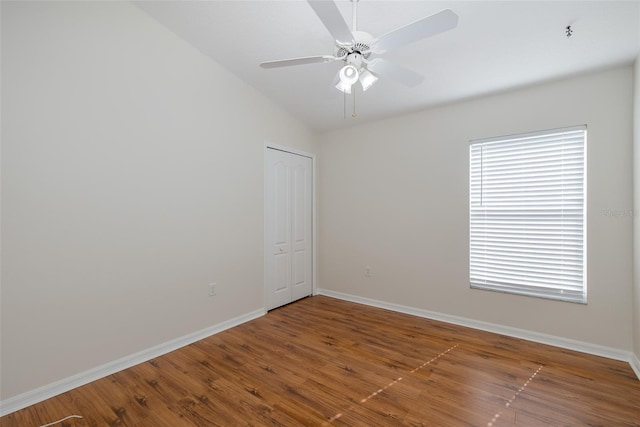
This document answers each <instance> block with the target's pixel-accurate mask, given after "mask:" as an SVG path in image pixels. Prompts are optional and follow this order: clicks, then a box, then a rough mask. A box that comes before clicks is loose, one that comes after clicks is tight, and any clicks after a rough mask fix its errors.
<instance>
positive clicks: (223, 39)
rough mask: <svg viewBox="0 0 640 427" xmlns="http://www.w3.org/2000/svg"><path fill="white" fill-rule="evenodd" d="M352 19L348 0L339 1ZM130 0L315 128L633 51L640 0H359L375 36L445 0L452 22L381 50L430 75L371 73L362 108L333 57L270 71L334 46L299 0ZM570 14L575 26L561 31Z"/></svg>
mask: <svg viewBox="0 0 640 427" xmlns="http://www.w3.org/2000/svg"><path fill="white" fill-rule="evenodd" d="M337 3H338V7H339V9H340V11H341V12H342V15H343V16H344V17H345V21H346V22H347V23H348V24H349V26H351V21H352V18H351V7H352V6H351V2H350V1H348V0H338V1H337ZM136 4H137V5H138V6H139V7H140V8H141V9H143V10H144V11H146V12H147V13H148V14H150V15H151V16H152V17H154V18H155V19H156V20H157V21H159V22H160V23H161V24H163V25H164V26H166V27H167V28H168V29H170V30H171V31H173V32H174V33H176V34H177V35H179V36H180V37H182V38H183V39H185V40H186V41H187V42H189V43H191V44H192V45H193V46H195V47H196V48H198V49H199V50H201V51H202V52H204V53H205V54H206V55H209V56H210V57H211V58H213V59H214V60H216V61H217V62H218V63H220V64H221V65H222V66H224V67H226V68H227V69H228V70H230V71H231V72H233V73H234V74H235V75H237V76H238V77H240V78H241V79H243V80H244V81H246V82H247V83H249V84H250V85H252V86H253V87H255V88H256V89H258V90H259V91H261V92H262V93H264V94H265V95H266V96H267V97H269V98H270V99H271V100H273V101H274V102H275V103H277V104H278V105H280V106H282V107H283V108H284V109H286V110H288V111H289V112H290V113H291V114H293V115H294V116H296V117H298V118H299V119H300V120H302V121H303V122H305V123H306V124H307V125H308V126H309V127H310V128H312V129H314V130H317V131H326V130H330V129H335V128H339V127H344V126H349V125H353V124H357V123H363V122H366V121H369V120H376V119H380V118H383V117H390V116H394V115H398V114H402V113H404V112H408V111H415V110H419V109H423V108H426V107H430V106H434V105H438V104H443V103H448V102H453V101H456V100H460V99H465V98H469V97H474V96H478V95H483V94H487V93H491V92H497V91H503V90H507V89H510V88H515V87H521V86H526V85H531V84H534V83H538V82H542V81H546V80H550V79H556V78H559V77H563V76H569V75H574V74H577V73H582V72H585V71H588V70H593V69H598V68H604V67H608V66H613V65H617V64H623V63H630V62H632V61H633V60H634V59H635V58H636V57H637V56H638V54H639V52H640V23H639V21H640V1H514V0H512V1H418V0H415V1H396V0H387V1H381V0H361V1H360V2H359V3H358V29H360V30H363V31H367V32H369V33H371V34H372V35H373V36H378V35H381V34H384V33H386V32H388V31H391V30H393V29H395V28H397V27H399V26H402V25H406V24H408V23H410V22H413V21H415V20H417V19H419V18H422V17H424V16H429V15H432V14H434V13H437V12H439V11H441V10H443V9H451V10H453V11H454V12H455V13H456V14H458V15H459V23H458V27H457V28H455V29H453V30H451V31H447V32H445V33H441V34H438V35H436V36H433V37H431V38H428V39H425V40H422V41H419V42H416V43H413V44H411V45H409V46H406V47H404V48H402V49H399V50H396V51H393V52H388V53H386V54H384V55H383V56H382V57H384V58H386V59H388V60H392V61H394V62H397V63H398V64H401V65H404V66H406V67H408V68H410V69H412V70H414V71H417V72H419V73H421V74H423V75H424V76H425V80H424V82H423V83H422V84H421V85H420V86H418V87H415V88H408V87H405V86H402V85H400V84H398V83H395V82H394V81H389V80H383V79H381V80H380V81H378V82H377V83H376V84H375V85H374V86H373V87H372V88H371V89H370V90H368V91H367V92H366V93H362V91H359V92H357V94H356V109H357V113H358V117H357V118H356V119H353V118H352V117H351V108H352V106H351V102H352V99H351V97H348V98H347V114H346V119H345V117H344V102H345V99H344V97H343V95H342V93H341V92H339V91H338V90H336V89H335V88H333V87H332V85H331V83H332V81H333V79H334V76H335V74H336V72H337V71H338V69H339V68H340V63H337V62H333V63H327V64H324V63H323V64H309V65H300V66H296V67H287V68H277V69H269V70H265V69H262V68H260V67H259V65H258V64H259V63H261V62H264V61H270V60H277V59H288V58H294V57H300V56H314V55H332V54H333V46H334V42H333V39H332V37H331V35H330V34H329V32H328V31H327V30H326V28H325V27H324V26H323V24H322V22H321V21H320V19H319V18H318V17H317V16H316V15H315V13H314V11H313V10H312V9H311V7H310V6H309V5H308V4H307V2H306V1H304V0H290V1H272V0H262V1H238V0H228V1H220V0H217V1H141V2H136ZM567 25H571V26H572V28H573V35H572V37H570V38H567V37H566V36H565V27H566V26H567Z"/></svg>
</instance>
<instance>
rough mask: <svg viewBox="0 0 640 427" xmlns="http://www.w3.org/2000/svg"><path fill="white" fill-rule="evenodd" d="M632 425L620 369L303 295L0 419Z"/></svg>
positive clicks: (629, 378) (638, 413)
mask: <svg viewBox="0 0 640 427" xmlns="http://www.w3.org/2000/svg"><path fill="white" fill-rule="evenodd" d="M70 414H78V415H81V416H83V417H84V418H83V419H70V420H67V421H64V422H63V423H61V424H58V426H67V427H73V426H135V427H139V426H154V427H162V426H172V427H175V426H238V425H246V426H249V425H251V426H262V425H265V426H266V425H268V426H278V425H283V426H300V425H305V426H323V425H326V426H329V425H336V426H384V425H407V426H447V427H449V426H511V425H518V426H548V425H553V426H583V425H585V426H586V425H589V426H640V381H639V380H638V379H637V378H636V377H635V375H634V373H633V371H632V370H631V368H630V367H629V365H628V364H626V363H624V362H619V361H615V360H610V359H605V358H601V357H596V356H591V355H587V354H583V353H578V352H574V351H569V350H564V349H560V348H556V347H551V346H546V345H542V344H536V343H532V342H528V341H524V340H520V339H516V338H509V337H505V336H501V335H496V334H492V333H488V332H482V331H478V330H474V329H469V328H464V327H460V326H455V325H451V324H447V323H442V322H436V321H431V320H427V319H422V318H418V317H413V316H409V315H404V314H400V313H395V312H391V311H386V310H382V309H377V308H372V307H367V306H363V305H359V304H353V303H349V302H345V301H341V300H336V299H332V298H328V297H322V296H316V297H310V298H306V299H303V300H301V301H299V302H296V303H294V304H291V305H288V306H285V307H282V308H279V309H277V310H274V311H271V312H269V313H268V314H267V315H266V316H264V317H261V318H259V319H256V320H253V321H251V322H248V323H245V324H243V325H241V326H238V327H235V328H233V329H230V330H227V331H224V332H222V333H219V334H217V335H215V336H212V337H210V338H207V339H205V340H202V341H199V342H197V343H194V344H192V345H189V346H187V347H184V348H181V349H179V350H177V351H174V352H172V353H169V354H166V355H164V356H162V357H158V358H157V359H154V360H151V361H149V362H146V363H142V364H140V365H137V366H135V367H133V368H130V369H127V370H125V371H122V372H118V373H116V374H114V375H111V376H109V377H106V378H103V379H101V380H98V381H95V382H93V383H91V384H88V385H86V386H83V387H80V388H77V389H75V390H72V391H70V392H68V393H64V394H62V395H60V396H57V397H54V398H52V399H49V400H47V401H44V402H42V403H39V404H37V405H34V406H31V407H29V408H26V409H23V410H21V411H17V412H15V413H13V414H9V415H7V416H5V417H3V418H1V419H0V425H2V426H3V427H11V426H21V427H29V426H40V425H43V424H46V423H49V422H51V421H55V420H58V419H61V418H63V417H66V416H68V415H70Z"/></svg>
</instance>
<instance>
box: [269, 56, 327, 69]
mask: <svg viewBox="0 0 640 427" xmlns="http://www.w3.org/2000/svg"><path fill="white" fill-rule="evenodd" d="M336 59H338V58H336V57H335V56H331V55H322V56H306V57H303V58H293V59H281V60H279V61H268V62H263V63H261V64H260V66H261V67H262V68H279V67H290V66H292V65H304V64H317V63H319V62H331V61H335V60H336Z"/></svg>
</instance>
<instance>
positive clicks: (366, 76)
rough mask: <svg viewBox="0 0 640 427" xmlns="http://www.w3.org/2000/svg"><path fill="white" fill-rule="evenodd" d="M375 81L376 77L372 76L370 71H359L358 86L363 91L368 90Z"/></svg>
mask: <svg viewBox="0 0 640 427" xmlns="http://www.w3.org/2000/svg"><path fill="white" fill-rule="evenodd" d="M377 81H378V77H376V76H374V75H373V73H372V72H371V71H369V70H367V69H363V70H362V71H360V84H361V85H362V90H363V91H366V90H367V89H369V88H370V87H371V86H373V84H374V83H375V82H377Z"/></svg>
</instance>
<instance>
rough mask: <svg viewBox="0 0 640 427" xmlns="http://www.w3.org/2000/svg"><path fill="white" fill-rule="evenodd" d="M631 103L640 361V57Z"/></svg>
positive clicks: (636, 320) (635, 334)
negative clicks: (632, 101)
mask: <svg viewBox="0 0 640 427" xmlns="http://www.w3.org/2000/svg"><path fill="white" fill-rule="evenodd" d="M634 71H635V78H634V103H633V107H634V108H633V123H634V140H633V196H634V197H633V213H634V215H633V219H634V228H633V236H634V242H633V243H634V244H633V246H634V252H633V260H634V264H633V267H634V268H633V272H634V275H633V291H634V298H633V304H634V305H633V319H634V322H633V325H634V330H633V337H634V338H633V340H634V347H633V351H634V353H635V355H636V357H637V358H638V359H639V360H640V56H639V57H638V59H636V63H635V67H634Z"/></svg>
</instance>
